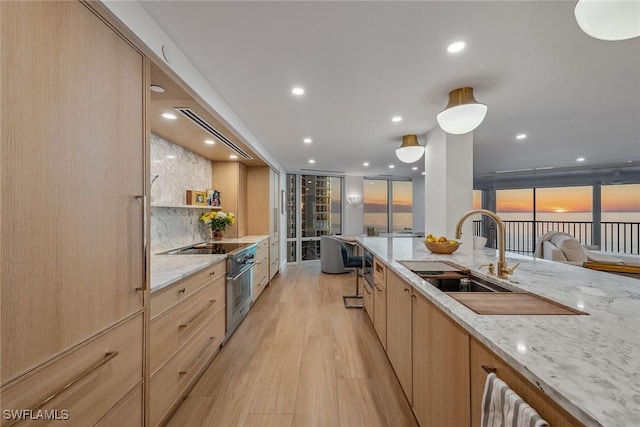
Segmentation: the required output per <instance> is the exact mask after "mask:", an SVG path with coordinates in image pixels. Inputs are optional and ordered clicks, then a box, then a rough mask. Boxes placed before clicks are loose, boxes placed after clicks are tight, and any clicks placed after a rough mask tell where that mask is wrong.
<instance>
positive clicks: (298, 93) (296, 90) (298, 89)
mask: <svg viewBox="0 0 640 427" xmlns="http://www.w3.org/2000/svg"><path fill="white" fill-rule="evenodd" d="M291 93H292V94H294V95H296V96H301V95H304V89H303V88H301V87H294V88H293V89H291Z"/></svg>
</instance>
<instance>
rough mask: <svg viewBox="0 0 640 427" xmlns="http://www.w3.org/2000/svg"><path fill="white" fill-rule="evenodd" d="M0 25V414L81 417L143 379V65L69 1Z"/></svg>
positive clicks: (16, 5)
mask: <svg viewBox="0 0 640 427" xmlns="http://www.w3.org/2000/svg"><path fill="white" fill-rule="evenodd" d="M0 20H1V21H0V26H1V28H0V31H1V37H0V43H1V44H0V51H1V60H0V64H1V65H2V73H1V74H2V76H1V79H2V80H1V87H2V91H1V98H0V102H1V118H0V123H1V126H2V130H1V137H2V145H1V154H0V162H1V167H0V170H1V177H0V188H1V194H0V206H1V210H0V232H1V235H2V239H1V244H0V245H1V246H0V266H1V268H0V297H1V300H0V309H1V319H2V322H1V323H2V327H1V336H0V337H1V350H0V352H1V354H0V357H1V360H2V364H1V367H0V384H1V388H0V393H1V394H2V395H1V399H0V400H1V401H2V409H3V410H4V409H34V408H37V407H39V406H40V407H41V408H42V409H65V408H66V409H70V410H71V409H73V413H72V414H71V416H72V417H73V422H74V423H76V424H78V425H80V424H82V425H90V424H91V425H93V424H95V423H96V422H98V421H100V419H102V418H104V417H106V416H107V415H110V416H116V415H114V414H112V412H110V411H111V410H112V408H116V406H117V407H118V408H123V407H126V408H129V409H128V410H131V405H124V406H122V405H119V404H118V403H119V402H121V401H123V400H124V399H125V397H126V396H129V395H130V393H134V390H138V391H139V393H141V391H140V390H142V388H141V387H142V386H143V384H144V381H143V379H144V374H143V369H144V357H143V352H144V327H145V321H146V319H145V317H146V316H145V298H146V296H147V295H148V291H146V290H145V287H146V279H145V277H146V276H145V267H144V266H145V256H146V254H145V251H144V233H145V225H144V224H145V221H144V219H145V218H144V215H145V209H144V206H143V204H144V203H145V199H144V198H143V197H142V196H143V195H144V193H145V175H146V174H145V163H146V161H147V160H145V157H146V156H145V154H146V150H147V140H148V139H147V129H146V128H145V123H146V120H145V114H146V113H145V108H146V99H147V91H146V87H147V84H148V78H147V73H148V66H147V63H146V62H145V58H144V57H143V55H142V54H141V53H140V52H139V51H137V50H136V49H135V48H133V47H132V46H131V45H130V44H129V43H128V42H127V41H126V40H124V39H123V38H122V37H121V36H120V35H119V34H118V33H116V32H115V31H114V30H113V29H112V28H111V27H109V26H108V25H107V24H105V22H103V21H102V20H101V19H100V18H98V17H97V16H96V14H95V13H94V12H93V11H92V10H90V9H89V7H88V6H85V5H83V4H82V3H79V2H0ZM54 35H55V36H54ZM91 368H95V369H93V370H90V369H91ZM68 384H72V385H71V387H69V388H65V386H66V385H68ZM50 396H54V397H53V398H52V399H51V400H49V401H47V403H46V404H45V403H43V402H45V400H46V399H47V398H48V397H50ZM142 402H143V401H142V399H138V400H136V401H135V405H134V406H135V408H134V409H133V410H131V413H130V414H128V415H127V416H125V418H127V417H128V416H130V417H133V419H134V420H136V419H137V422H134V423H135V424H139V423H140V417H141V414H142V404H143V403H142ZM41 404H42V405H41ZM114 410H115V409H114ZM117 417H118V418H119V419H122V414H117ZM11 422H13V421H11V420H9V421H8V420H4V419H3V420H2V424H3V425H5V424H6V423H11ZM24 424H28V422H25V423H24Z"/></svg>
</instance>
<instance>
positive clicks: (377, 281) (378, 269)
mask: <svg viewBox="0 0 640 427" xmlns="http://www.w3.org/2000/svg"><path fill="white" fill-rule="evenodd" d="M373 267H374V269H375V274H374V279H373V282H374V288H373V289H374V296H373V313H374V314H373V326H374V327H375V329H376V333H377V334H378V338H380V342H381V343H382V347H383V348H384V349H385V350H386V349H387V269H386V267H385V266H384V264H382V263H380V262H379V261H378V260H376V259H374V261H373Z"/></svg>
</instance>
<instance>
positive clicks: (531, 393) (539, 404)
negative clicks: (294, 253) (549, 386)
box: [471, 338, 584, 427]
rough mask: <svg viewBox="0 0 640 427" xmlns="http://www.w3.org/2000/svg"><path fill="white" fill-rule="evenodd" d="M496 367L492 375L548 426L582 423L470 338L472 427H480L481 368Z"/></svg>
mask: <svg viewBox="0 0 640 427" xmlns="http://www.w3.org/2000/svg"><path fill="white" fill-rule="evenodd" d="M483 366H485V367H487V368H493V369H495V374H496V375H497V376H498V378H500V379H501V380H502V381H504V382H505V383H507V385H509V387H510V388H511V389H512V390H513V391H515V392H516V393H517V394H518V395H519V396H520V397H522V399H523V400H524V401H525V402H527V403H528V404H529V405H531V407H533V408H534V409H535V410H536V411H538V413H539V414H540V416H541V417H542V418H544V419H545V420H546V421H547V422H548V423H549V425H551V426H553V427H575V426H583V425H584V424H582V423H580V422H579V421H578V420H576V419H575V418H574V417H573V416H571V415H570V414H569V413H568V412H566V411H565V410H564V409H562V408H561V407H560V406H558V404H557V403H555V402H554V401H552V400H551V399H550V398H549V397H547V396H546V395H545V394H544V393H543V392H542V391H541V390H539V389H538V388H537V387H536V386H535V385H533V384H532V383H531V382H530V381H529V380H527V379H525V378H524V377H523V376H522V375H520V374H519V373H517V372H516V371H515V370H514V369H513V368H512V367H510V366H509V365H507V363H506V362H505V361H504V360H502V359H501V358H500V357H498V356H497V355H495V354H494V353H493V352H492V351H490V350H489V349H487V348H486V347H485V346H484V345H483V344H481V343H479V342H478V341H477V340H476V339H475V338H472V339H471V414H472V418H471V427H480V425H481V414H482V395H483V393H484V385H485V381H486V379H487V372H485V370H484V369H483V368H482V367H483Z"/></svg>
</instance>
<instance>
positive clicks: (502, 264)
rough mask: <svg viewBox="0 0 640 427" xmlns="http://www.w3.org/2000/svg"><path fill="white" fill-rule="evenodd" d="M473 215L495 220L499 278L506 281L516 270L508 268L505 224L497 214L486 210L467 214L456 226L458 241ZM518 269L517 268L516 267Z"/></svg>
mask: <svg viewBox="0 0 640 427" xmlns="http://www.w3.org/2000/svg"><path fill="white" fill-rule="evenodd" d="M472 215H486V216H488V217H489V218H491V219H493V220H494V221H495V222H496V224H497V225H498V250H499V252H498V253H499V254H500V255H499V258H498V278H499V279H506V278H507V276H508V275H509V274H512V273H513V270H514V269H511V268H507V262H506V261H505V257H504V241H505V228H504V222H502V219H500V217H499V216H498V215H496V214H495V213H493V212H491V211H488V210H486V209H475V210H472V211H469V212H467V213H466V214H464V215H463V216H462V218H460V220H459V221H458V225H456V239H459V238H460V236H462V224H463V223H464V221H465V220H466V219H467V218H469V217H470V216H472ZM516 267H517V266H516Z"/></svg>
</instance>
